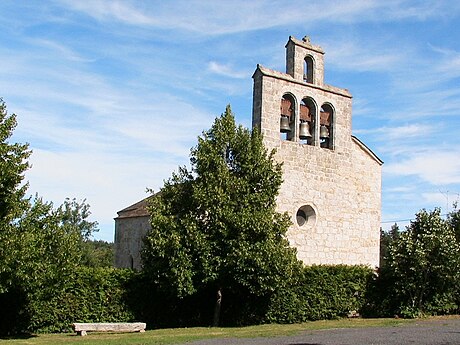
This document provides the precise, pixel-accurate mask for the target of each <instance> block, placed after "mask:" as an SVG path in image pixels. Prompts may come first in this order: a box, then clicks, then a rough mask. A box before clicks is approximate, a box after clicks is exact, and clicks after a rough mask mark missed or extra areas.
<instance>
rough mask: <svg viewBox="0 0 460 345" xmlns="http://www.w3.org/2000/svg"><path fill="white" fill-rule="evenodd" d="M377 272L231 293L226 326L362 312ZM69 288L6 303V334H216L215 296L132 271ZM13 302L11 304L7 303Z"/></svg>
mask: <svg viewBox="0 0 460 345" xmlns="http://www.w3.org/2000/svg"><path fill="white" fill-rule="evenodd" d="M371 275H372V270H370V269H369V268H366V267H361V266H312V267H306V268H304V269H303V271H302V272H301V274H300V275H299V276H298V277H296V281H295V282H289V283H288V284H286V286H285V287H284V288H282V289H280V290H279V291H275V292H274V293H273V294H270V295H265V296H255V295H251V294H250V293H249V292H248V291H244V290H243V289H235V288H233V289H231V290H225V289H224V290H223V298H222V311H221V325H222V326H235V325H249V324H258V323H294V322H304V321H308V320H319V319H331V318H338V317H342V316H346V315H347V313H348V312H350V311H352V310H360V309H361V307H362V306H363V303H364V296H365V291H366V282H367V281H368V280H369V278H370V276H371ZM71 277H72V279H68V281H65V282H61V283H60V285H59V289H55V288H53V287H46V288H45V287H44V288H43V289H40V290H39V291H35V292H33V293H24V292H22V291H21V289H20V288H18V289H16V290H11V291H10V292H9V293H7V294H3V295H0V303H2V307H3V308H2V313H1V314H2V315H1V316H0V318H1V320H0V324H1V325H2V326H1V329H0V332H1V333H3V334H11V333H13V332H16V333H17V332H67V331H70V329H71V328H70V326H71V324H72V323H73V322H130V321H144V322H147V324H148V327H149V328H161V327H184V326H189V327H190V326H209V325H210V324H211V323H212V316H213V312H214V303H215V297H216V296H215V292H216V291H215V289H213V287H204V288H203V289H201V290H200V291H198V292H197V293H196V294H194V295H192V296H188V297H186V298H182V299H177V298H174V297H172V296H170V295H168V293H167V292H165V291H160V290H158V289H156V288H155V285H154V284H153V283H151V282H150V280H149V277H145V276H143V275H142V274H141V273H136V272H134V271H131V270H122V269H113V268H88V267H82V268H81V269H80V270H79V271H78V272H75V273H74V274H73V275H71ZM7 302H8V303H7Z"/></svg>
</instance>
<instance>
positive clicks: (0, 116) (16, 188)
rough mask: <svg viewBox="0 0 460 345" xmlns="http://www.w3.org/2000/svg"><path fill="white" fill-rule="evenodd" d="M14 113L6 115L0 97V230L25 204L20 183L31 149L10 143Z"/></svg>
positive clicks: (26, 167) (23, 188) (27, 166)
mask: <svg viewBox="0 0 460 345" xmlns="http://www.w3.org/2000/svg"><path fill="white" fill-rule="evenodd" d="M16 125H17V121H16V115H15V114H11V115H8V113H7V109H6V105H5V102H3V99H1V98H0V231H1V230H3V229H5V227H7V226H9V225H10V223H11V222H12V220H13V219H14V218H15V217H17V216H18V215H19V214H20V212H21V210H22V208H23V207H24V206H25V202H24V200H23V198H24V195H25V193H26V190H27V184H23V185H22V186H21V183H22V181H23V179H24V172H25V171H26V170H27V169H28V168H29V163H28V161H27V159H28V158H29V156H30V153H31V151H30V150H29V147H28V145H27V144H18V143H10V142H9V141H8V140H9V139H11V136H12V135H13V131H14V129H15V128H16Z"/></svg>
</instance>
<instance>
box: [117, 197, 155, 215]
mask: <svg viewBox="0 0 460 345" xmlns="http://www.w3.org/2000/svg"><path fill="white" fill-rule="evenodd" d="M151 197H152V196H149V197H147V198H145V199H143V200H141V201H138V202H136V203H135V204H132V205H131V206H128V207H126V208H124V209H122V210H121V211H118V212H117V214H118V217H116V218H115V219H120V218H133V217H147V216H149V215H150V214H149V212H148V210H147V206H148V203H149V199H150V198H151Z"/></svg>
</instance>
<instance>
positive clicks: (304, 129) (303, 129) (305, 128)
mask: <svg viewBox="0 0 460 345" xmlns="http://www.w3.org/2000/svg"><path fill="white" fill-rule="evenodd" d="M311 137H312V135H311V133H310V124H309V123H308V122H301V123H300V126H299V138H300V139H310V138H311Z"/></svg>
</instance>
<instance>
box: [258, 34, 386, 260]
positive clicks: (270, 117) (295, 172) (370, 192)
mask: <svg viewBox="0 0 460 345" xmlns="http://www.w3.org/2000/svg"><path fill="white" fill-rule="evenodd" d="M309 47H311V49H309ZM286 48H287V64H288V66H287V71H289V70H290V69H291V70H292V69H294V71H297V72H295V74H294V76H292V75H290V74H287V73H281V72H277V71H273V70H270V69H267V68H264V67H262V66H260V65H259V66H258V67H257V69H256V72H255V73H254V76H253V78H254V91H253V95H254V99H253V125H254V126H255V127H258V128H259V129H260V130H261V132H262V134H263V135H264V142H265V145H266V146H267V148H269V149H276V159H277V160H278V161H280V162H283V164H284V165H283V179H284V182H283V184H282V186H281V190H280V193H279V196H278V199H277V204H278V211H280V212H287V213H288V214H289V215H290V216H291V220H292V223H293V225H292V226H291V228H290V229H289V231H288V239H289V241H290V243H291V245H292V246H294V247H296V248H297V252H298V258H299V259H301V260H302V261H303V262H304V263H305V264H365V265H369V266H372V267H375V266H378V262H379V231H380V208H381V205H380V202H381V201H380V200H381V164H382V162H381V161H380V160H379V159H378V157H377V156H375V154H374V153H373V152H372V151H370V150H369V149H368V148H367V147H366V146H365V145H364V144H363V143H362V142H360V141H359V140H358V139H356V138H354V137H352V135H351V116H352V98H351V94H350V93H349V92H348V91H347V90H345V89H340V88H336V87H332V86H329V85H325V84H323V83H322V80H321V79H314V80H313V82H312V83H306V82H305V81H304V80H303V77H302V73H301V72H299V70H301V68H303V67H302V64H303V61H302V58H301V57H299V54H300V56H302V55H301V54H303V56H306V55H307V54H308V55H309V56H314V57H315V61H320V63H319V64H317V65H315V71H314V75H316V76H323V74H324V72H323V70H322V69H323V60H322V54H323V53H322V51H321V50H320V49H319V48H318V47H316V46H311V45H310V44H309V42H300V41H298V40H295V39H293V38H290V40H289V42H288V44H287V45H286ZM315 54H316V55H315ZM318 54H319V55H318ZM289 64H291V65H293V66H294V68H293V67H290V66H289ZM286 94H289V95H290V96H291V97H292V98H293V99H294V100H295V104H294V105H293V108H294V114H299V104H300V102H301V101H302V99H305V98H307V97H308V98H310V99H312V100H313V101H314V103H315V106H316V109H315V112H316V113H315V114H313V116H316V118H317V120H318V119H319V111H320V109H321V106H322V105H323V104H329V105H331V106H332V108H333V110H334V111H333V118H332V127H333V131H331V135H332V137H331V140H333V145H332V149H329V148H322V147H320V138H319V132H320V130H319V128H320V123H319V121H316V123H315V126H314V130H313V137H314V138H313V141H312V142H311V143H310V144H309V145H308V144H306V143H302V142H301V140H300V139H299V138H298V136H296V135H297V133H295V134H296V135H294V137H293V139H292V141H289V140H283V139H281V137H280V101H281V98H282V97H283V96H284V95H286ZM294 116H295V117H296V116H297V115H294ZM295 121H298V117H296V120H295ZM293 129H294V131H297V125H296V126H295V127H293ZM299 210H300V211H301V212H300V213H298V212H299ZM302 212H304V213H302ZM305 215H306V217H304V216H305ZM298 216H300V219H299V220H298ZM302 223H304V224H302Z"/></svg>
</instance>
